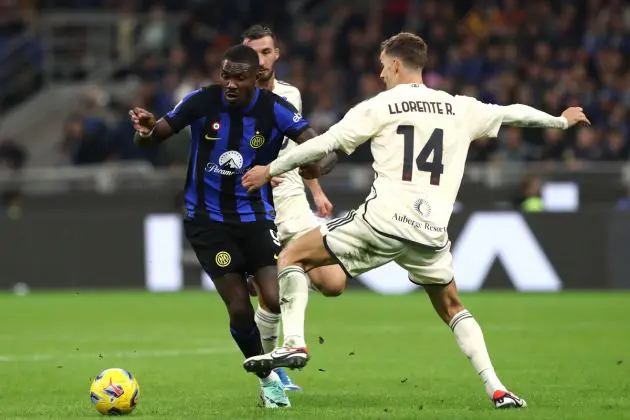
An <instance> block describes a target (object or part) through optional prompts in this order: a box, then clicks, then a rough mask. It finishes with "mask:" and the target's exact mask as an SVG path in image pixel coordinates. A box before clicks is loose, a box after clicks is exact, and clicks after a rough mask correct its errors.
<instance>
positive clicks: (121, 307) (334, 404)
mask: <svg viewBox="0 0 630 420" xmlns="http://www.w3.org/2000/svg"><path fill="white" fill-rule="evenodd" d="M311 296H312V298H311V302H310V305H309V312H308V315H307V334H308V336H307V340H308V344H309V347H310V349H311V352H312V357H313V358H312V361H311V363H310V364H309V366H308V367H307V368H306V369H304V370H303V371H299V372H298V371H296V372H292V373H291V374H292V377H293V379H294V381H295V382H296V383H298V384H300V385H302V386H303V387H304V388H305V392H304V393H303V394H296V393H291V394H290V397H291V402H292V404H293V408H291V409H290V410H282V411H281V410H267V411H265V410H261V409H259V408H256V406H255V405H256V402H257V395H258V385H257V381H256V379H255V378H254V377H253V376H251V375H248V374H246V373H245V372H244V370H243V369H242V367H241V362H242V356H241V355H240V354H239V352H238V350H237V347H236V345H235V344H233V343H232V341H231V338H230V334H229V330H228V328H227V316H226V314H225V309H224V308H223V304H222V302H221V301H220V300H219V298H218V296H217V295H215V294H211V293H203V292H184V293H177V294H150V293H144V292H117V293H108V292H102V293H83V292H81V293H78V294H77V293H67V294H66V293H41V294H39V293H34V294H31V295H28V296H25V297H16V296H12V295H0V379H1V380H0V418H2V419H18V418H48V419H51V418H63V419H71V418H88V419H89V418H99V417H100V415H99V414H98V413H97V412H96V411H95V410H94V409H93V408H92V406H91V404H90V402H89V396H88V387H89V382H90V379H91V378H93V377H94V375H96V374H97V373H99V372H100V371H101V370H103V369H105V368H109V367H123V368H125V369H128V370H130V371H131V372H132V373H134V374H135V375H136V377H137V378H138V380H139V382H140V386H141V388H142V390H141V398H140V404H139V406H138V408H137V410H136V411H135V412H134V413H133V415H132V418H142V419H153V418H156V419H158V418H164V419H166V418H168V419H179V418H181V419H190V418H210V417H218V418H230V419H241V418H242V419H245V418H259V417H286V418H291V419H302V418H304V419H306V418H315V417H323V418H337V419H355V418H356V419H386V418H396V419H400V418H424V419H432V418H440V419H444V418H457V419H487V418H494V417H498V416H501V418H505V417H509V418H531V419H582V418H584V419H587V418H598V419H609V418H610V419H613V418H614V419H621V418H630V415H629V414H628V413H629V412H630V399H629V397H628V395H629V394H630V379H629V378H630V323H629V322H628V321H627V313H628V308H629V307H630V294H628V293H619V292H617V293H561V294H549V295H538V294H517V293H496V292H484V293H478V294H467V295H464V297H463V300H464V303H465V304H466V306H467V308H468V309H469V310H470V311H471V312H472V313H473V315H475V317H476V318H477V319H478V321H479V322H480V324H481V326H482V328H483V329H484V333H485V336H486V342H487V344H488V347H489V349H490V353H491V356H492V358H493V362H494V364H495V367H496V369H497V372H498V373H499V376H500V377H501V378H502V380H503V381H504V383H505V384H506V385H507V386H508V387H510V388H512V389H513V390H514V391H515V392H516V393H517V394H519V395H520V396H522V397H524V398H526V399H527V400H528V403H529V404H530V407H528V408H527V409H526V410H522V411H512V412H507V413H506V412H498V411H496V410H494V409H493V408H492V407H491V404H490V402H489V401H488V400H487V398H486V396H485V394H484V393H483V390H482V386H481V383H480V381H479V379H478V378H477V377H476V375H475V374H474V372H473V370H472V368H471V367H470V364H469V363H468V361H467V360H466V359H465V357H464V356H463V355H462V354H461V353H460V351H459V349H458V348H457V345H456V343H455V340H454V338H453V336H452V333H451V332H450V330H449V329H448V327H446V326H445V325H443V324H442V323H441V321H439V319H438V318H437V316H436V315H435V314H434V313H433V310H432V308H431V306H430V303H429V302H428V300H427V298H426V296H424V295H423V294H421V293H418V294H412V295H405V296H379V295H376V294H372V293H367V292H348V293H347V294H345V295H343V296H341V297H339V298H336V299H326V298H323V297H321V296H318V295H311ZM319 337H322V338H323V344H319V342H320V341H321V340H319Z"/></svg>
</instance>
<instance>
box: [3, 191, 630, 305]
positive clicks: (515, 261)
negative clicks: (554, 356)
mask: <svg viewBox="0 0 630 420" xmlns="http://www.w3.org/2000/svg"><path fill="white" fill-rule="evenodd" d="M336 198H338V200H335V199H336ZM356 198H357V197H354V196H353V197H348V198H346V200H350V199H352V200H353V202H355V201H357V200H355V199H356ZM42 200H43V199H42ZM50 200H52V201H51V203H50V205H48V204H47V203H44V202H43V201H42V202H41V203H33V206H32V207H31V208H32V210H31V211H26V212H25V213H24V215H23V216H22V217H21V218H20V219H17V220H10V219H0V232H1V234H0V250H1V252H0V288H2V289H4V290H7V289H11V288H13V287H14V285H15V284H18V283H24V284H26V285H28V286H29V287H30V288H32V289H88V288H95V289H108V288H110V289H111V288H147V289H149V290H154V291H176V290H180V289H182V288H199V287H202V288H205V289H209V290H211V289H212V282H211V281H210V279H208V278H207V276H204V275H202V272H201V269H200V267H199V265H198V263H197V262H196V258H195V255H194V253H193V252H192V249H190V247H189V246H188V244H187V242H186V240H185V239H184V237H183V232H182V226H181V221H180V218H179V215H177V214H176V213H174V212H173V211H172V209H173V202H172V196H168V200H167V199H166V196H164V197H156V196H151V195H147V197H138V196H137V195H135V196H133V197H131V196H130V197H123V198H122V199H121V197H117V196H115V195H113V196H112V197H111V198H109V199H106V198H99V199H94V198H90V199H88V198H87V197H80V198H78V199H77V201H73V199H72V198H67V199H66V200H64V201H61V200H59V199H54V198H52V197H51V198H50ZM333 201H334V202H335V204H336V206H337V207H336V208H337V209H343V208H351V207H352V206H351V205H347V206H346V205H344V204H349V203H344V201H343V198H342V197H333ZM121 202H124V204H125V205H124V208H121ZM62 203H63V204H62ZM35 204H39V205H35ZM54 206H57V208H54ZM38 209H47V210H46V211H44V210H38ZM27 210H28V209H27ZM343 213H344V212H343V211H341V210H339V211H338V212H337V215H340V214H343ZM449 234H450V237H451V239H452V241H453V247H452V250H453V255H454V268H455V274H456V277H457V281H458V284H459V286H460V288H461V289H462V290H466V291H476V290H481V289H501V288H503V289H516V290H519V291H544V292H554V291H558V290H564V289H599V288H624V289H625V288H630V265H629V264H628V263H627V249H628V244H630V213H615V212H610V211H580V212H575V213H539V214H527V215H523V214H520V213H516V212H460V213H456V214H454V215H453V217H452V220H451V224H450V226H449ZM349 287H360V288H367V289H370V290H374V291H377V292H379V293H385V294H395V293H408V292H412V291H414V290H416V289H417V286H415V285H413V284H411V283H410V282H408V281H407V278H406V275H405V273H404V272H403V271H402V270H401V269H400V268H398V267H397V266H396V265H395V264H389V265H387V266H384V267H381V268H379V269H376V270H373V271H371V272H368V273H365V274H364V275H362V276H359V277H358V278H357V279H353V280H352V281H351V282H350V285H349Z"/></svg>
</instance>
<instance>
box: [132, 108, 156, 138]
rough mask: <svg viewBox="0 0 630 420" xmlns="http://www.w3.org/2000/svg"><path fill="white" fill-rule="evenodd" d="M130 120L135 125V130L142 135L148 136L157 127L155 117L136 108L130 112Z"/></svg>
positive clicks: (144, 110)
mask: <svg viewBox="0 0 630 420" xmlns="http://www.w3.org/2000/svg"><path fill="white" fill-rule="evenodd" d="M129 118H130V119H131V122H132V123H133V128H134V129H135V130H136V131H137V132H138V133H140V134H142V135H145V136H146V135H147V134H149V133H150V132H151V130H153V127H155V115H153V114H151V113H150V112H149V111H147V110H146V109H142V108H138V107H136V108H134V109H132V110H130V111H129Z"/></svg>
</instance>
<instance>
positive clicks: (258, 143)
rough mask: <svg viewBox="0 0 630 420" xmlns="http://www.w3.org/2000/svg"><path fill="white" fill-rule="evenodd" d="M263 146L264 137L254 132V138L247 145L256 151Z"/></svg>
mask: <svg viewBox="0 0 630 420" xmlns="http://www.w3.org/2000/svg"><path fill="white" fill-rule="evenodd" d="M263 144H265V136H263V135H262V134H260V132H259V131H256V134H254V136H253V137H252V138H251V140H250V141H249V145H250V146H251V147H252V149H258V148H259V147H262V145H263Z"/></svg>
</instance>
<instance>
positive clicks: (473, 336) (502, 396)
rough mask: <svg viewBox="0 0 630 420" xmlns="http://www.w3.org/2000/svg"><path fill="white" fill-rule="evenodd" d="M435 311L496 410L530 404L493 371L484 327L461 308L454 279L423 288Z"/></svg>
mask: <svg viewBox="0 0 630 420" xmlns="http://www.w3.org/2000/svg"><path fill="white" fill-rule="evenodd" d="M424 288H425V290H426V291H427V294H428V295H429V298H430V299H431V303H432V304H433V307H434V308H435V310H436V312H437V313H438V315H439V316H440V318H442V320H444V322H445V323H446V324H447V325H448V326H449V327H450V328H451V330H452V331H453V334H455V338H456V339H457V344H459V348H460V349H461V350H462V352H463V353H464V354H465V355H466V357H468V359H469V360H470V361H471V363H472V365H473V368H474V369H475V371H476V372H477V374H478V375H479V377H480V378H481V381H482V382H483V385H484V389H485V391H486V394H488V397H490V399H491V400H492V403H493V404H494V406H495V407H496V408H521V407H526V406H527V402H526V401H525V400H523V399H521V398H519V397H518V396H516V395H515V394H513V393H511V392H510V391H508V390H507V388H506V387H505V386H504V385H503V384H502V383H501V381H500V380H499V377H498V376H497V374H496V373H495V371H494V367H493V366H492V362H491V361H490V355H489V354H488V350H487V348H486V343H485V340H484V338H483V332H482V331H481V327H480V326H479V324H478V323H477V321H476V320H475V318H473V316H472V315H471V313H470V312H468V311H467V310H466V308H464V306H463V305H462V303H461V301H460V299H459V294H458V293H457V286H456V284H455V280H453V281H451V282H450V283H449V284H447V285H424Z"/></svg>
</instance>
